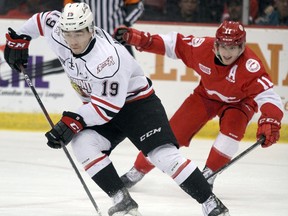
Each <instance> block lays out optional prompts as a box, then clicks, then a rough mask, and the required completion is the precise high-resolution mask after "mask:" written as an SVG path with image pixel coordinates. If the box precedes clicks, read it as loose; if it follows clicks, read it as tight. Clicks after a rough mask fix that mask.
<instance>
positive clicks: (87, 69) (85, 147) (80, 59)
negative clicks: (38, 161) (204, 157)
mask: <svg viewBox="0 0 288 216" xmlns="http://www.w3.org/2000/svg"><path fill="white" fill-rule="evenodd" d="M39 36H43V37H45V39H46V41H47V45H48V46H49V47H50V48H51V49H52V50H53V51H54V53H55V55H56V56H57V57H58V59H59V60H60V61H61V64H62V66H63V69H64V70H65V73H66V75H67V77H68V79H69V80H70V82H71V84H72V87H73V88H74V89H75V90H76V92H77V94H78V96H79V98H80V100H81V101H82V102H83V104H82V105H80V106H79V109H77V110H76V111H75V112H63V116H62V118H61V119H60V121H59V122H58V123H57V124H55V126H54V127H53V128H52V129H51V130H50V131H48V132H47V133H46V134H45V135H46V137H47V139H48V143H47V144H48V146H49V147H51V148H55V149H57V148H61V147H62V143H64V144H65V145H67V144H68V143H69V142H70V141H71V147H72V149H73V152H74V154H75V157H76V158H77V160H78V162H79V164H81V165H82V166H83V169H85V171H86V172H87V174H89V176H90V177H91V179H92V180H93V181H94V182H95V183H96V184H97V185H98V186H99V187H100V188H101V189H102V190H103V191H104V192H105V193H106V194H107V195H108V196H109V197H111V199H112V201H113V206H112V207H111V208H110V209H109V210H108V214H109V216H116V215H118V216H122V215H134V216H139V215H141V214H140V213H139V211H138V204H137V203H136V201H135V200H134V199H133V198H132V197H131V196H130V194H129V192H128V190H127V188H125V186H124V184H123V182H122V181H121V179H120V177H119V176H118V174H117V171H116V169H115V167H114V165H113V163H112V161H111V160H110V157H109V154H110V152H111V151H112V150H113V149H114V148H116V147H117V145H118V144H119V143H121V142H122V141H123V140H124V139H125V138H128V139H129V140H130V141H131V142H132V143H133V144H134V145H135V146H136V147H137V148H138V149H139V150H141V151H142V152H143V153H144V154H145V155H147V156H149V158H150V159H151V161H152V162H153V163H154V165H155V166H156V167H158V168H159V169H160V170H161V171H163V172H164V173H166V174H167V175H168V176H170V177H171V178H172V179H173V180H174V181H175V182H176V183H177V184H178V185H179V187H180V188H181V189H183V191H185V192H186V193H187V194H189V195H190V196H191V197H192V198H194V199H195V200H197V201H198V202H199V203H200V204H202V209H203V214H204V216H229V212H228V209H227V208H226V207H225V206H224V205H223V204H222V202H221V201H220V200H219V199H218V198H217V197H216V196H215V195H214V194H213V193H212V190H211V188H210V187H209V184H208V183H207V181H206V180H205V178H204V176H203V174H202V173H201V171H200V170H199V168H198V167H197V166H196V164H195V163H194V162H193V161H191V160H189V159H186V158H185V157H184V156H182V155H181V154H180V151H179V149H178V143H177V141H176V139H175V136H174V134H173V132H172V130H171V127H170V125H169V121H168V118H167V116H166V112H165V110H164V107H163V105H162V104H161V101H160V99H159V98H158V97H157V95H156V94H155V92H154V90H153V85H152V82H151V80H150V79H148V78H147V77H145V75H144V71H143V70H142V69H141V67H140V66H139V64H138V63H137V62H136V60H135V59H134V58H133V57H132V56H131V55H130V54H129V52H128V51H127V50H126V49H125V47H124V46H122V45H121V44H120V43H119V42H117V41H115V40H114V39H113V38H112V37H111V36H110V35H109V34H108V33H107V32H106V31H104V30H103V29H101V28H98V27H96V26H94V23H93V14H92V12H91V10H90V8H89V6H88V5H87V4H85V3H74V4H67V5H66V6H65V7H64V9H63V11H62V13H60V12H59V11H48V12H41V13H37V14H35V15H33V16H32V17H31V18H30V19H29V20H28V21H26V22H25V23H24V24H23V25H22V26H21V28H20V29H19V30H18V31H17V32H16V31H14V30H13V29H11V28H9V29H8V33H7V34H6V39H7V43H6V46H5V50H4V57H5V60H6V62H7V63H8V64H9V65H10V67H11V68H13V69H14V70H16V71H20V72H21V65H22V66H23V67H25V66H27V58H28V47H29V43H30V40H31V39H35V38H37V37H39ZM80 104H81V103H80ZM151 131H152V132H153V135H149V136H148V135H147V134H150V133H151ZM56 181H57V180H56Z"/></svg>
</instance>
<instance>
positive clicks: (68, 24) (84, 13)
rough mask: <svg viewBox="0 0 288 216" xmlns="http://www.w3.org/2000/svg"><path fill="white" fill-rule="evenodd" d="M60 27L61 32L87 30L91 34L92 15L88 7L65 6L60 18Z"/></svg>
mask: <svg viewBox="0 0 288 216" xmlns="http://www.w3.org/2000/svg"><path fill="white" fill-rule="evenodd" d="M60 27H61V29H62V30H63V31H77V30H81V29H84V28H88V30H89V32H93V30H94V22H93V14H92V12H91V10H90V7H89V5H87V4H85V3H72V4H71V3H68V4H66V5H65V7H64V9H63V11H62V14H61V17H60Z"/></svg>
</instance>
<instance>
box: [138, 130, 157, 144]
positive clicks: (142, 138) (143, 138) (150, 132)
mask: <svg viewBox="0 0 288 216" xmlns="http://www.w3.org/2000/svg"><path fill="white" fill-rule="evenodd" d="M160 132H161V127H160V128H158V129H153V130H150V131H149V132H147V133H146V134H144V135H142V136H141V137H140V141H141V142H142V141H144V140H145V139H146V138H148V137H150V136H152V135H153V134H155V133H160Z"/></svg>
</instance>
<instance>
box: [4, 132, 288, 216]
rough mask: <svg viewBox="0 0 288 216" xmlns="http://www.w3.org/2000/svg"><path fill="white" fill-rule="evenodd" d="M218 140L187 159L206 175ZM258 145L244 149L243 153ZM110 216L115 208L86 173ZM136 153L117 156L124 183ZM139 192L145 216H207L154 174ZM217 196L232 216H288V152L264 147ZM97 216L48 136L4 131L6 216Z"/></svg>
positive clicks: (194, 146) (287, 147)
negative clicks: (204, 170)
mask: <svg viewBox="0 0 288 216" xmlns="http://www.w3.org/2000/svg"><path fill="white" fill-rule="evenodd" d="M212 142H213V140H206V139H194V140H193V141H192V143H191V145H190V148H182V149H181V152H182V153H183V154H184V155H185V156H186V157H188V158H190V159H192V160H193V161H195V162H196V163H197V164H198V165H199V168H200V169H202V168H203V165H204V163H205V159H206V156H207V154H208V152H209V149H210V146H211V144H212ZM252 144H253V142H242V143H241V146H240V149H239V152H238V153H240V152H242V151H243V150H245V149H246V148H248V147H249V146H250V145H252ZM67 148H68V150H69V152H70V154H71V156H72V158H73V160H74V162H75V164H76V165H77V167H78V169H79V170H80V173H81V175H82V177H83V179H84V181H85V182H86V184H87V186H88V188H89V190H90V192H91V193H92V195H93V197H94V200H95V201H96V203H97V205H98V207H99V209H100V210H101V212H102V215H103V216H104V215H107V210H108V208H109V207H110V206H111V204H112V203H111V200H110V199H109V198H108V196H107V195H106V194H105V193H104V192H102V191H101V190H100V189H99V188H98V186H97V185H95V184H94V183H93V182H92V180H90V178H89V177H88V175H87V174H86V173H85V172H84V171H83V170H82V167H81V166H79V165H78V163H77V161H76V160H75V158H74V155H73V152H72V151H71V149H70V147H69V146H67ZM136 154H137V150H136V148H135V147H134V146H133V145H132V144H131V143H130V142H129V141H128V140H125V141H124V142H123V143H121V144H120V145H119V146H118V147H117V148H116V149H115V150H114V151H113V153H112V155H111V159H112V161H113V162H114V165H115V167H116V169H117V170H118V173H119V175H122V174H123V173H124V172H125V171H127V170H128V169H130V168H131V166H132V164H133V161H134V158H135V156H136ZM130 191H131V195H132V197H133V198H134V199H135V200H136V201H137V202H138V204H139V206H140V207H139V211H140V212H141V213H142V214H143V216H157V215H161V216H172V215H173V216H202V211H201V206H200V205H199V204H198V203H197V202H196V201H195V200H193V199H192V198H190V197H189V196H188V195H186V194H185V193H184V192H183V191H182V190H181V189H180V188H179V187H178V186H177V185H176V183H175V182H173V180H172V179H170V178H169V177H168V176H166V175H165V174H163V173H161V172H160V171H159V170H156V169H154V170H153V171H152V172H150V174H149V175H147V176H145V177H144V179H143V180H142V181H141V182H140V183H139V184H138V185H137V186H136V187H135V188H133V189H132V190H130ZM214 192H215V194H216V195H217V196H218V197H219V198H220V199H221V200H222V201H223V203H224V204H225V205H226V206H227V207H228V208H229V210H230V214H231V215H232V216H288V205H287V202H288V144H276V145H273V146H272V147H270V148H267V149H263V148H261V147H258V148H256V149H254V150H253V151H252V152H251V153H249V154H248V155H246V156H245V157H243V158H242V159H241V160H239V161H238V162H236V163H235V164H233V165H232V166H231V167H229V168H227V169H226V170H224V172H223V173H221V174H220V175H219V176H218V177H217V179H216V182H215V185H214ZM90 215H91V216H92V215H94V216H97V215H98V214H97V212H96V210H95V209H94V207H93V205H92V203H91V201H90V199H89V198H88V196H87V194H86V193H85V190H84V189H83V187H82V184H81V183H80V180H79V178H78V177H77V175H76V173H75V171H74V170H73V168H72V166H71V164H70V162H69V160H68V159H67V157H66V155H65V153H64V152H63V150H54V149H50V148H49V147H48V146H47V145H46V138H45V137H44V133H40V132H37V133H36V132H15V131H14V132H12V131H0V216H90Z"/></svg>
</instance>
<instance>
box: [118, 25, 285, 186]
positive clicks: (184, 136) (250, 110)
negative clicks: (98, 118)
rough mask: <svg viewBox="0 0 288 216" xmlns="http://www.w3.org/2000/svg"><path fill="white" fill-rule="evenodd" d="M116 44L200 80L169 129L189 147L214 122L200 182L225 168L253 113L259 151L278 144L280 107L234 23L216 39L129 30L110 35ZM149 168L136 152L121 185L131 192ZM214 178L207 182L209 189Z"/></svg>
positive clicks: (242, 31)
mask: <svg viewBox="0 0 288 216" xmlns="http://www.w3.org/2000/svg"><path fill="white" fill-rule="evenodd" d="M114 37H115V39H117V40H118V41H119V42H121V43H128V44H131V45H134V46H135V47H136V49H138V50H139V51H146V52H151V53H156V54H160V55H167V56H168V57H170V58H173V59H181V60H182V61H183V63H184V64H185V65H186V66H187V67H189V68H192V69H193V70H194V71H195V72H196V73H198V74H199V75H200V77H201V80H200V83H199V85H198V86H197V87H196V88H195V89H194V92H193V93H192V94H191V95H190V96H188V97H187V98H186V100H185V101H184V102H183V104H182V105H181V106H180V108H179V109H178V110H177V111H176V113H175V114H174V115H173V116H172V118H171V120H170V125H171V127H172V130H173V132H174V134H175V136H176V139H177V141H178V142H179V144H180V146H186V147H187V146H189V144H190V141H191V139H192V138H193V137H194V135H195V134H196V133H197V132H198V131H199V130H200V129H201V128H202V127H203V126H204V125H205V124H206V123H207V122H208V121H209V120H211V119H212V118H214V117H216V116H218V117H219V126H220V131H219V134H218V136H217V138H216V140H215V141H214V143H213V145H212V147H211V150H210V153H209V156H208V158H207V161H206V165H205V167H204V169H203V174H204V176H205V177H207V176H210V175H211V174H212V173H213V172H215V171H216V170H218V169H219V168H221V167H222V166H224V165H225V164H227V163H228V162H229V161H230V160H231V158H232V157H233V156H234V155H235V153H236V152H237V150H238V146H239V142H240V141H241V139H242V138H243V136H244V133H245V130H246V127H247V124H248V122H249V121H250V120H251V118H252V116H253V115H254V114H255V113H256V112H257V111H260V112H261V116H260V118H259V120H258V130H257V133H256V136H257V138H259V137H260V136H261V135H264V136H265V137H266V140H265V142H264V143H263V145H262V147H264V148H265V147H269V146H271V145H272V144H274V143H276V142H277V141H278V139H279V136H280V135H279V131H280V127H281V119H282V117H283V111H282V110H283V109H282V102H281V99H280V97H279V96H278V95H277V94H276V93H275V92H274V90H273V83H272V82H271V79H270V77H269V75H268V74H267V72H266V71H265V68H264V66H263V64H262V63H261V61H260V59H259V58H258V57H257V56H256V55H255V54H254V53H253V51H252V50H251V49H249V48H248V47H246V46H245V42H246V31H245V29H244V27H243V25H242V24H241V23H239V22H232V21H224V22H223V23H222V24H221V25H220V26H219V28H218V29H217V31H216V37H196V36H193V35H190V36H183V35H182V34H180V33H175V32H173V33H170V34H167V35H160V34H156V35H150V34H149V33H144V32H141V31H138V30H136V29H132V28H119V29H116V30H115V33H114ZM153 167H154V166H153V165H152V164H151V163H150V162H149V158H146V157H144V155H143V154H142V153H141V152H140V153H139V154H138V156H137V159H136V161H135V163H134V166H133V167H132V169H131V170H129V171H128V172H127V173H126V174H124V175H123V176H122V177H121V179H122V181H123V182H124V183H125V185H126V186H127V187H132V186H133V185H135V184H136V183H137V182H138V181H140V180H141V179H142V178H143V176H144V175H145V174H147V173H148V172H149V171H150V170H151V169H153ZM215 177H216V175H214V176H213V177H212V178H210V179H208V182H209V184H210V185H211V188H212V187H213V183H214V180H215Z"/></svg>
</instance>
